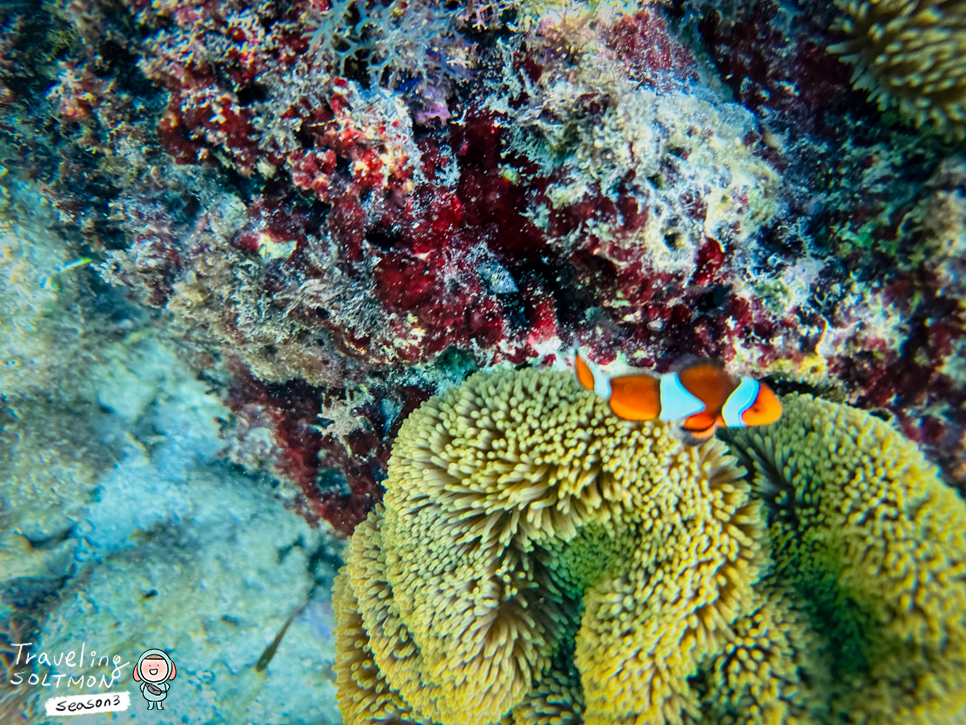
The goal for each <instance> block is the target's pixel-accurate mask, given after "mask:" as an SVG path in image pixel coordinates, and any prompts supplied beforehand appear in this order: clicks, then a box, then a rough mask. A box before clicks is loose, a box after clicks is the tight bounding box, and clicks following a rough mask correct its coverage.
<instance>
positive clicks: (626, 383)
mask: <svg viewBox="0 0 966 725" xmlns="http://www.w3.org/2000/svg"><path fill="white" fill-rule="evenodd" d="M574 358H575V361H574V362H575V367H576V370H577V380H579V381H580V384H581V385H583V386H584V388H586V389H587V390H593V391H594V392H595V393H597V395H599V396H601V397H602V398H604V399H605V400H607V402H608V403H609V404H610V409H611V410H612V411H613V412H614V414H615V415H616V416H617V417H619V418H623V419H624V420H654V419H655V418H660V419H661V420H664V421H679V422H680V423H681V428H682V430H683V433H684V440H685V442H687V443H690V444H691V445H696V444H698V443H701V442H702V441H705V440H707V439H708V438H710V437H711V436H713V435H714V432H715V430H717V428H718V426H719V425H720V426H725V427H727V428H742V427H744V426H750V425H767V424H768V423H774V422H775V421H776V420H778V419H779V418H780V417H781V414H782V404H781V403H780V402H779V400H778V396H776V395H775V393H774V392H773V391H772V389H771V388H769V387H768V386H767V385H765V384H764V383H762V382H759V381H758V380H755V379H754V378H739V379H735V378H734V377H732V376H731V375H729V374H728V372H727V371H726V370H725V369H724V365H722V364H721V363H720V362H718V361H717V360H707V359H700V360H694V361H691V362H688V363H686V364H685V365H683V366H682V367H681V369H680V370H678V371H677V372H674V373H670V374H668V375H662V376H660V377H658V376H656V375H649V374H648V373H637V374H632V375H618V376H615V377H608V376H607V375H605V374H604V373H603V372H602V371H601V370H598V369H597V368H596V367H594V366H593V365H592V364H591V363H590V362H588V361H587V360H584V359H583V358H582V357H581V356H580V355H579V354H575V355H574Z"/></svg>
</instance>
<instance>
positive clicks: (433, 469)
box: [334, 370, 966, 725]
mask: <svg viewBox="0 0 966 725" xmlns="http://www.w3.org/2000/svg"><path fill="white" fill-rule="evenodd" d="M785 405H786V413H785V415H784V417H783V418H782V420H781V421H780V422H779V423H776V424H774V425H771V426H765V427H762V428H759V429H754V430H752V429H746V430H742V431H738V432H735V433H732V434H730V435H729V437H728V440H729V445H730V448H731V451H732V452H733V453H734V454H736V455H737V459H736V458H735V456H734V455H732V454H731V453H729V450H728V447H727V446H726V445H725V444H724V443H723V442H722V441H718V440H712V441H709V442H707V443H705V444H704V445H702V446H697V447H688V446H685V445H683V444H682V443H681V442H680V441H679V440H678V439H677V438H676V437H675V436H674V435H673V434H672V431H671V429H670V428H669V427H668V426H667V425H666V424H663V423H659V424H650V423H644V424H640V423H629V422H626V421H623V420H620V419H618V418H617V417H615V416H613V415H612V414H611V413H610V412H609V411H608V410H607V408H606V405H605V404H604V403H603V402H602V401H601V399H599V398H598V397H596V396H594V395H593V394H592V393H590V392H587V391H584V390H582V389H581V388H580V386H579V385H578V384H577V383H576V381H575V380H573V379H572V378H571V376H569V375H566V374H561V373H547V372H538V371H535V370H523V371H504V372H497V373H493V374H489V375H488V374H483V373H479V374H476V375H474V376H472V377H471V378H469V380H467V382H466V383H464V384H463V385H462V386H460V387H458V388H451V389H450V390H448V391H447V392H445V393H444V394H443V395H441V396H439V397H436V398H433V399H431V400H430V401H428V402H427V403H425V404H424V405H423V406H422V407H421V408H420V409H418V410H417V411H416V412H415V413H413V414H412V415H411V416H410V417H409V419H407V421H406V423H405V424H404V425H403V427H402V429H401V430H400V433H399V437H398V439H397V442H396V445H395V447H394V450H393V456H392V459H391V461H390V466H389V478H388V480H387V483H386V495H385V498H384V508H383V507H378V508H377V509H376V510H375V511H373V512H372V513H371V514H370V516H369V518H368V519H367V520H366V521H365V522H364V523H363V524H361V525H360V526H359V528H358V529H357V530H356V532H355V534H354V535H353V537H352V541H351V545H350V549H349V553H348V555H347V557H346V565H345V567H344V568H343V569H342V571H341V573H340V575H339V579H338V582H337V597H336V600H335V607H334V609H335V612H336V616H337V621H338V622H339V630H338V641H337V650H338V651H339V652H340V654H339V658H338V660H337V664H336V671H337V674H338V697H339V699H340V708H341V710H342V713H343V716H344V718H345V720H346V722H347V723H374V722H399V723H438V724H439V725H449V724H450V723H453V724H455V723H462V722H467V721H468V720H469V721H472V722H479V723H498V724H499V725H515V724H516V723H546V724H547V725H549V724H550V723H574V724H575V725H576V724H577V723H586V724H587V725H593V724H599V725H604V723H607V724H611V723H621V724H628V725H629V724H631V723H635V724H638V723H699V722H700V723H733V722H745V723H772V722H799V723H812V722H814V723H819V722H825V721H827V720H828V719H829V718H833V719H834V718H839V717H842V716H844V715H845V714H848V716H849V717H851V718H853V720H854V721H855V722H865V723H878V722H882V723H885V722H888V721H889V717H891V716H890V715H889V713H897V712H898V713H904V714H905V715H907V716H908V718H912V717H913V714H914V713H919V714H922V713H925V714H927V715H931V716H934V717H935V718H939V717H940V715H941V714H942V713H944V712H962V711H963V709H964V707H966V677H964V676H963V675H962V674H961V673H962V672H964V671H966V590H964V585H963V583H964V581H966V510H964V506H963V502H962V501H961V500H960V499H959V498H958V497H957V495H956V494H955V493H954V492H953V491H952V489H949V488H947V487H946V486H944V485H943V484H942V482H941V481H940V480H939V478H938V477H937V475H936V470H935V469H934V468H933V467H931V466H930V465H928V464H926V463H925V461H924V460H923V458H922V456H921V454H920V453H919V452H918V451H917V449H916V448H915V446H913V445H912V444H911V443H909V442H908V441H906V440H905V439H903V438H902V436H901V435H899V434H898V433H897V432H896V431H894V430H893V429H891V428H890V427H889V426H888V425H887V424H885V423H883V422H882V421H879V420H877V419H875V418H873V417H871V416H869V415H868V414H866V413H863V412H861V411H857V410H854V409H852V408H849V407H848V406H843V405H836V404H832V403H826V402H823V401H816V400H813V399H812V398H810V397H808V396H789V397H787V398H786V399H785ZM739 461H740V465H739ZM742 466H743V467H744V468H743V467H742ZM766 519H767V521H766ZM923 532H924V533H923ZM908 718H907V720H908V721H911V720H909V719H908Z"/></svg>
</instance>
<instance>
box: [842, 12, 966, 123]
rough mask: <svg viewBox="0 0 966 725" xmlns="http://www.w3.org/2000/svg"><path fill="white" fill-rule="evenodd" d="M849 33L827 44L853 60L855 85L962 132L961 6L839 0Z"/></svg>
mask: <svg viewBox="0 0 966 725" xmlns="http://www.w3.org/2000/svg"><path fill="white" fill-rule="evenodd" d="M842 6H843V9H844V10H845V12H846V14H847V16H848V17H847V18H846V19H845V20H843V21H842V22H841V24H840V26H839V27H840V28H841V30H842V31H843V32H845V33H846V34H847V35H848V36H849V40H848V41H847V42H845V43H841V44H839V45H836V46H833V47H832V48H831V49H830V50H832V51H833V52H835V53H841V54H842V57H843V58H844V59H846V60H848V61H850V62H852V63H854V64H855V65H856V69H855V73H854V74H853V76H852V81H853V84H854V85H855V87H856V88H866V89H868V90H870V91H871V94H870V95H871V96H872V98H873V99H877V100H878V102H879V107H880V108H885V107H886V106H887V105H889V104H890V103H895V104H898V106H899V107H900V109H901V110H902V111H903V112H904V113H905V114H906V115H908V116H910V117H911V118H913V119H914V120H915V122H916V125H922V124H923V123H925V122H927V121H929V122H931V123H934V124H935V125H936V126H937V127H938V128H940V129H941V130H944V131H948V132H951V133H956V134H958V135H959V137H960V138H962V137H963V135H964V133H966V78H964V77H963V74H962V59H963V57H964V55H966V11H964V10H963V8H962V6H961V5H959V4H958V3H955V2H943V1H941V0H940V1H939V2H883V1H881V0H849V2H843V3H842Z"/></svg>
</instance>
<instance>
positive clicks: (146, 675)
mask: <svg viewBox="0 0 966 725" xmlns="http://www.w3.org/2000/svg"><path fill="white" fill-rule="evenodd" d="M140 673H141V677H142V679H144V680H145V681H146V682H163V681H164V680H166V679H168V663H167V662H165V661H164V659H163V658H162V657H158V656H157V655H149V656H148V657H145V658H144V659H143V660H142V661H141V667H140Z"/></svg>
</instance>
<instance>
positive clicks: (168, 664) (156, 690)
mask: <svg viewBox="0 0 966 725" xmlns="http://www.w3.org/2000/svg"><path fill="white" fill-rule="evenodd" d="M176 674H177V669H175V666H174V661H173V660H172V659H171V658H170V657H168V655H167V654H166V653H165V652H164V651H163V650H159V649H148V650H145V651H144V652H142V653H141V656H140V657H138V663H137V665H136V666H135V668H134V679H135V681H137V682H140V683H141V695H142V696H143V697H144V699H145V700H147V701H148V710H153V709H154V706H155V705H157V706H158V709H159V710H163V709H164V705H163V704H162V703H163V702H164V698H166V697H167V696H168V689H169V688H170V687H171V685H169V684H168V680H173V679H174V676H175V675H176Z"/></svg>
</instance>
